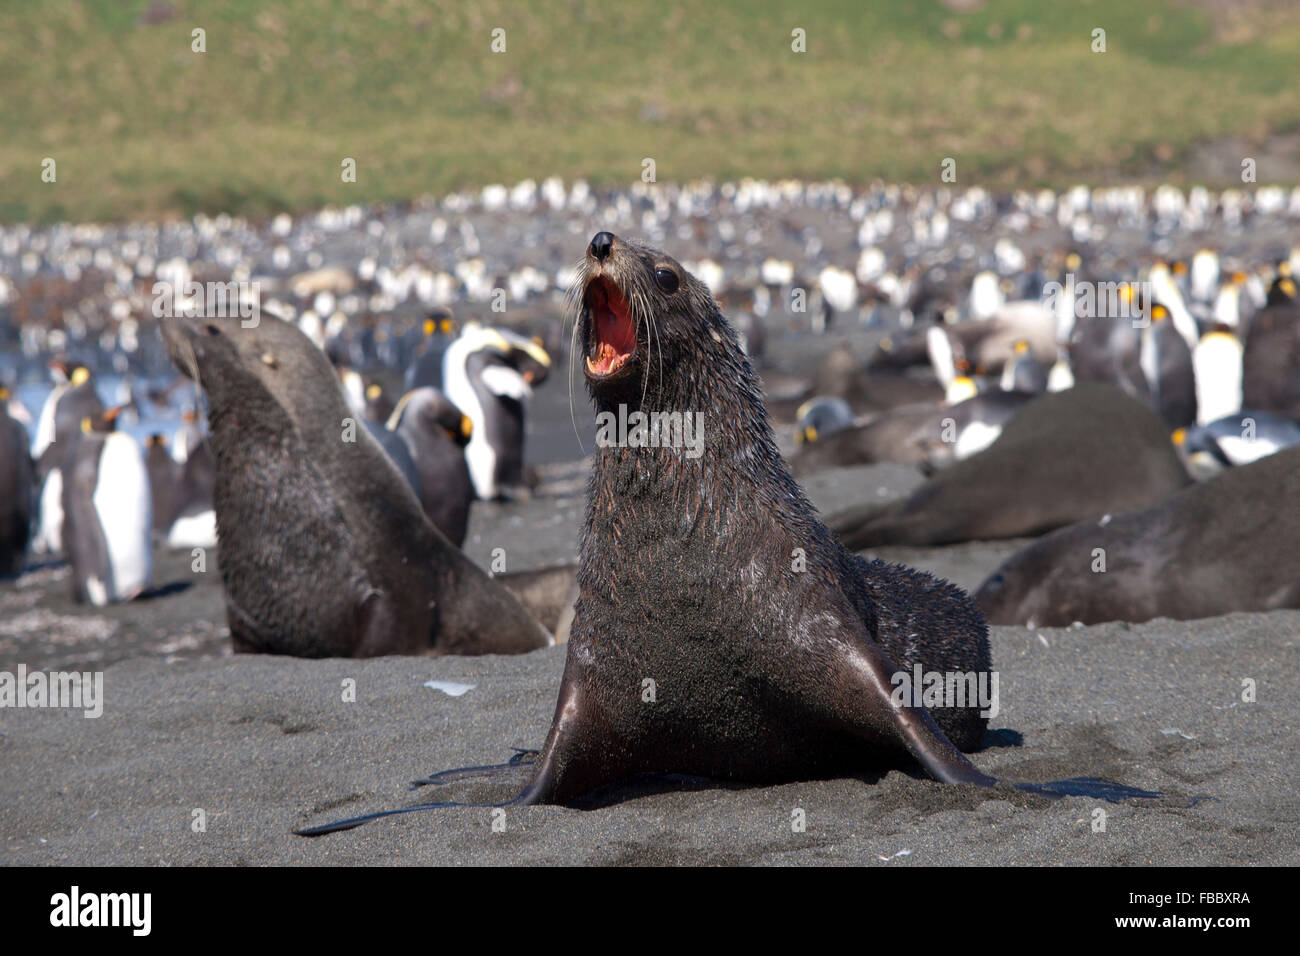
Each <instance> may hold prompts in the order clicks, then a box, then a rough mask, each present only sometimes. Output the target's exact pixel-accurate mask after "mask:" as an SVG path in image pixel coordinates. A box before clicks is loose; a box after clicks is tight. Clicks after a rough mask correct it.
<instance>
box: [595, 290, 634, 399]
mask: <svg viewBox="0 0 1300 956" xmlns="http://www.w3.org/2000/svg"><path fill="white" fill-rule="evenodd" d="M582 301H583V305H584V306H585V307H586V311H587V322H586V336H587V361H586V366H587V375H588V376H589V377H590V378H596V379H603V378H609V377H610V376H612V375H614V374H615V373H617V372H618V371H619V370H620V369H622V368H623V366H625V365H626V364H627V363H628V360H629V359H631V358H632V355H633V353H635V352H636V324H635V323H634V322H633V321H632V314H631V311H630V310H629V309H628V306H627V299H625V298H624V297H623V293H622V292H621V291H620V290H619V287H618V286H617V285H616V284H615V283H614V281H613V280H612V279H609V278H607V277H606V276H597V277H596V278H594V279H592V280H591V282H590V283H588V285H587V290H586V292H585V293H584V294H583V297H582Z"/></svg>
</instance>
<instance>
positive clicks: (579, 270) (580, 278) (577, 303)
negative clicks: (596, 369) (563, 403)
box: [564, 256, 587, 455]
mask: <svg viewBox="0 0 1300 956" xmlns="http://www.w3.org/2000/svg"><path fill="white" fill-rule="evenodd" d="M586 288H587V259H586V256H584V257H583V258H582V259H581V260H580V261H579V262H578V264H577V267H576V268H575V269H574V275H573V281H572V282H571V283H569V287H568V289H566V290H565V292H564V299H565V303H564V314H565V321H566V322H572V323H573V328H572V329H571V330H570V331H569V421H570V422H571V423H572V424H573V435H574V437H575V438H577V439H578V448H579V450H580V451H581V452H582V454H583V455H586V454H587V449H586V446H584V445H583V443H582V433H581V432H579V431H578V413H577V411H576V410H575V409H574V404H573V365H574V363H575V362H579V361H581V358H580V357H579V355H578V320H579V319H580V318H581V317H582V296H583V292H584V291H585V290H586Z"/></svg>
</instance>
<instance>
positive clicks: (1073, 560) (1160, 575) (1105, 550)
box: [975, 447, 1300, 627]
mask: <svg viewBox="0 0 1300 956" xmlns="http://www.w3.org/2000/svg"><path fill="white" fill-rule="evenodd" d="M1297 496H1300V447H1296V448H1289V449H1286V450H1284V451H1280V452H1277V453H1276V454H1274V455H1270V456H1269V457H1267V458H1261V459H1260V460H1259V461H1256V462H1252V463H1251V464H1249V465H1242V466H1241V467H1239V468H1232V469H1229V470H1228V471H1225V472H1223V473H1222V474H1221V475H1219V476H1218V477H1216V478H1214V479H1213V480H1211V481H1208V482H1205V483H1204V484H1199V485H1194V486H1193V487H1191V488H1188V489H1186V490H1184V491H1182V492H1180V493H1178V494H1176V495H1174V496H1172V497H1171V498H1169V499H1168V500H1167V501H1164V502H1161V503H1160V504H1158V505H1156V506H1155V507H1154V508H1148V509H1146V510H1143V511H1133V512H1129V513H1127V514H1120V515H1116V516H1114V517H1113V518H1109V519H1108V520H1102V521H1096V520H1094V521H1085V522H1080V523H1079V524H1074V525H1071V526H1070V527H1068V528H1061V529H1060V530H1059V531H1056V532H1054V533H1053V534H1049V535H1047V536H1046V537H1044V538H1040V539H1039V540H1038V541H1035V542H1034V543H1033V544H1031V545H1028V546H1027V547H1025V548H1023V549H1022V550H1020V551H1018V552H1017V553H1016V554H1014V555H1012V556H1011V557H1010V558H1008V559H1007V561H1006V562H1005V563H1003V565H1002V566H1001V567H1000V568H998V570H997V571H996V572H994V573H993V574H992V575H991V576H990V577H989V579H988V580H987V581H985V582H984V584H983V585H982V586H981V587H980V589H979V593H978V594H976V596H975V600H976V602H977V603H978V604H979V606H980V608H981V609H982V610H983V611H984V613H985V614H986V615H988V619H989V620H990V621H991V622H993V623H994V624H1022V625H1033V626H1038V627H1060V626H1066V625H1069V624H1072V623H1073V622H1075V621H1082V622H1083V623H1084V624H1095V623H1098V622H1100V621H1132V622H1135V623H1136V622H1141V621H1148V620H1150V619H1151V618H1155V617H1168V618H1173V619H1174V620H1179V621H1186V620H1191V619H1193V618H1198V617H1214V616H1217V615H1220V614H1230V613H1232V612H1233V611H1269V610H1273V609H1275V608H1294V607H1300V581H1298V580H1297V578H1296V569H1297V568H1300V517H1298V516H1297V513H1296V510H1295V508H1294V507H1293V503H1294V502H1295V501H1296V499H1297ZM1098 549H1101V550H1100V551H1098ZM1099 559H1100V560H1103V561H1104V565H1099V564H1098V560H1099ZM1101 567H1104V571H1103V570H1098V569H1099V568H1101Z"/></svg>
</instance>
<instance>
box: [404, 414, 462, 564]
mask: <svg viewBox="0 0 1300 956" xmlns="http://www.w3.org/2000/svg"><path fill="white" fill-rule="evenodd" d="M388 430H389V434H390V435H392V436H393V437H394V438H396V439H398V440H400V441H402V442H403V443H405V446H406V448H407V450H408V452H409V453H410V456H411V460H412V461H413V462H414V464H415V472H416V476H417V480H416V482H415V486H414V487H415V494H416V497H417V498H419V499H420V505H421V507H422V508H424V513H425V514H426V515H427V516H428V518H429V520H430V521H432V522H433V525H434V527H436V528H437V529H438V530H439V531H441V532H442V533H443V534H444V535H446V537H447V540H448V541H450V542H451V543H452V544H454V545H455V546H456V547H458V548H459V547H460V546H461V545H462V544H463V543H464V542H465V532H466V530H467V529H468V527H469V509H470V505H471V503H472V502H473V500H474V498H475V491H474V483H473V481H471V480H470V475H469V465H468V464H467V463H466V460H465V446H466V445H467V444H469V441H470V437H471V436H472V435H473V433H474V423H473V422H472V421H470V419H469V417H468V416H466V415H464V414H463V413H462V412H461V410H460V409H459V408H457V407H456V406H455V405H453V404H452V403H451V402H450V401H448V400H447V396H445V395H443V394H442V392H440V391H438V390H437V389H436V388H417V389H413V390H411V391H409V392H407V393H406V394H405V395H403V396H402V398H401V400H400V401H399V402H398V403H397V407H396V408H394V409H393V414H392V416H391V417H390V418H389V419H388Z"/></svg>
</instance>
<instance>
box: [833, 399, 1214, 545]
mask: <svg viewBox="0 0 1300 956" xmlns="http://www.w3.org/2000/svg"><path fill="white" fill-rule="evenodd" d="M1190 481H1191V478H1189V477H1188V475H1187V472H1186V470H1185V469H1184V468H1183V466H1182V464H1181V463H1180V462H1179V460H1178V454H1177V452H1176V451H1175V450H1174V446H1173V444H1172V443H1171V442H1170V440H1169V433H1168V431H1167V429H1166V428H1165V425H1164V423H1163V422H1162V421H1161V420H1160V419H1159V417H1158V416H1157V415H1156V414H1155V413H1154V412H1152V411H1151V410H1150V409H1149V408H1147V407H1146V406H1145V405H1144V404H1143V403H1142V402H1140V401H1138V400H1137V399H1134V398H1130V397H1129V396H1127V395H1125V394H1124V393H1123V392H1121V391H1120V390H1119V389H1117V388H1115V387H1114V386H1112V385H1099V384H1085V385H1077V386H1075V387H1074V388H1071V389H1069V390H1067V391H1064V392H1056V393H1053V394H1049V395H1044V396H1042V397H1041V398H1036V399H1034V400H1033V401H1031V402H1030V403H1029V404H1027V405H1026V406H1025V407H1024V408H1022V409H1021V410H1020V411H1019V412H1017V413H1016V415H1015V416H1014V417H1013V418H1012V419H1011V420H1010V421H1008V422H1007V424H1006V425H1005V426H1004V427H1003V429H1002V432H1001V434H1000V435H999V436H998V439H997V441H995V442H994V443H993V444H992V445H991V446H989V447H988V448H986V449H984V450H983V451H981V452H978V453H977V454H975V455H972V456H971V457H969V458H967V459H965V460H963V461H959V462H957V463H956V464H954V465H952V467H950V468H948V469H946V470H944V471H942V472H940V473H939V474H937V475H936V476H935V477H933V478H931V479H930V480H929V481H927V482H926V483H925V484H923V485H921V487H919V488H917V489H916V491H914V492H913V493H912V494H911V495H910V496H908V497H907V498H905V499H904V500H903V501H900V502H895V503H893V504H889V505H884V506H880V505H876V504H871V505H866V506H863V507H860V508H855V509H851V510H849V511H847V512H844V513H842V514H839V515H836V516H834V517H832V518H831V520H830V525H831V528H832V529H833V530H834V531H835V533H836V535H838V537H839V539H840V540H841V541H842V542H844V544H845V545H846V546H847V547H850V548H853V549H854V550H860V549H863V548H872V547H878V546H881V545H912V546H919V545H933V544H951V543H955V542H959V541H981V540H993V539H997V538H1017V537H1021V536H1025V535H1033V534H1042V533H1044V532H1047V531H1051V530H1053V529H1055V528H1060V527H1062V526H1064V525H1067V524H1072V523H1074V522H1075V521H1082V520H1085V519H1088V518H1100V517H1101V516H1102V515H1104V514H1113V513H1118V512H1121V511H1129V510H1132V509H1135V508H1145V507H1148V506H1150V505H1153V504H1155V503H1156V502H1158V501H1161V500H1162V499H1164V498H1165V497H1166V496H1168V495H1170V494H1173V493H1174V492H1175V491H1178V490H1179V489H1180V488H1182V487H1184V486H1185V485H1187V484H1188V483H1189V482H1190Z"/></svg>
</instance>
